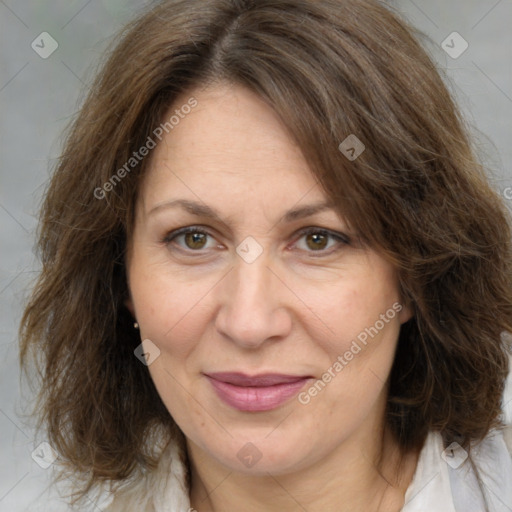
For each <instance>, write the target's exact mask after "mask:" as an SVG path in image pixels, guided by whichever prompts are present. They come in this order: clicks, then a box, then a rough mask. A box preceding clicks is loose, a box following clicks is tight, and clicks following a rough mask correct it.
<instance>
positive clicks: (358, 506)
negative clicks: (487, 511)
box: [187, 429, 419, 512]
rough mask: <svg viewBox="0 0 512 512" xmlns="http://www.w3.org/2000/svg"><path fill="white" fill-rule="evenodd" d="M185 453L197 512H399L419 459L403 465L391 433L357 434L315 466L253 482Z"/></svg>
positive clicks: (197, 453)
mask: <svg viewBox="0 0 512 512" xmlns="http://www.w3.org/2000/svg"><path fill="white" fill-rule="evenodd" d="M187 447H188V452H189V459H190V464H191V490H190V498H191V506H192V507H193V509H194V510H195V511H197V512H221V511H222V512H235V511H236V512H238V511H239V510H244V511H246V512H263V511H265V512H272V511H279V512H288V511H290V512H292V511H293V512H296V511H297V510H301V509H302V510H310V511H317V510H318V511H320V510H336V511H337V512H349V511H350V512H354V511H359V510H361V511H363V510H364V511H367V510H372V511H376V512H398V511H399V510H400V509H401V508H402V507H403V505H404V496H405V492H406V490H407V487H408V486H409V484H410V482H411V480H412V477H413V475H414V471H415V469H416V464H417V460H418V456H419V452H415V453H410V454H407V455H406V456H405V457H403V459H402V458H401V453H400V450H399V448H398V445H397V443H396V442H395V440H394V438H393V436H392V435H391V433H390V432H389V431H388V430H387V429H384V430H382V429H381V431H380V435H379V434H378V432H377V431H375V430H373V431H370V432H368V433H367V434H366V435H365V434H364V433H360V432H356V433H355V434H354V436H352V437H351V438H350V439H347V440H346V441H345V442H344V443H342V444H341V445H339V446H338V447H337V448H336V449H335V450H333V451H332V453H331V454H330V455H329V457H327V458H323V459H322V460H320V461H318V462H317V463H316V464H315V465H313V466H309V467H307V468H306V469H303V470H300V471H296V472H293V473H287V474H280V475H271V474H270V473H269V474H267V475H266V476H254V475H248V474H243V473H237V472H234V471H232V470H231V469H229V468H226V467H225V466H223V465H221V464H219V463H218V462H217V461H215V460H214V459H212V458H211V457H209V456H208V455H207V454H206V453H205V452H203V451H202V450H200V449H199V448H198V447H197V446H196V445H194V444H193V443H191V442H190V441H187ZM379 461H381V463H380V464H379Z"/></svg>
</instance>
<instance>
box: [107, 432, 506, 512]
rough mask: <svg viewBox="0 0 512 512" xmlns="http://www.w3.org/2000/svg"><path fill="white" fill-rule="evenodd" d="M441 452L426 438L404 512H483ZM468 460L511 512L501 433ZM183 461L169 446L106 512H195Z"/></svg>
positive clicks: (469, 476) (495, 505)
mask: <svg viewBox="0 0 512 512" xmlns="http://www.w3.org/2000/svg"><path fill="white" fill-rule="evenodd" d="M510 428H511V429H512V427H510ZM442 453H443V442H442V438H441V435H440V434H439V433H437V432H431V433H429V435H428V436H427V439H426V441H425V444H424V446H423V448H422V450H421V453H420V457H419V459H418V465H417V467H416V471H415V473H414V478H413V480H412V482H411V484H410V485H409V487H408V489H407V492H406V495H405V505H404V507H403V509H402V512H433V511H435V512H468V511H470V510H471V511H472V512H483V510H484V508H483V502H482V497H481V494H480V492H479V491H478V486H477V485H476V479H475V475H474V473H473V471H472V469H471V466H470V465H469V464H468V463H464V464H462V465H460V466H459V467H457V468H452V467H450V465H449V464H448V463H447V462H445V460H444V459H443V457H442ZM472 457H473V460H474V461H475V463H476V465H477V467H478V469H479V471H480V473H481V478H482V482H483V486H484V489H485V492H486V496H487V499H488V501H489V507H490V508H489V510H490V512H511V511H512V446H509V447H508V449H507V445H506V444H505V440H504V437H503V434H502V433H501V432H492V433H490V434H489V435H488V436H487V437H486V438H485V439H484V441H482V443H480V444H479V445H476V446H475V447H474V448H473V450H472ZM182 459H183V448H182V446H181V444H179V443H178V442H172V443H170V444H169V446H168V447H167V449H166V450H165V451H164V452H163V453H162V457H161V459H160V462H159V464H158V468H157V469H156V470H155V471H154V472H152V473H149V474H148V475H146V476H144V477H141V478H140V479H138V480H137V481H136V482H134V483H132V484H131V485H129V486H126V487H125V488H123V490H122V491H120V492H119V493H118V494H117V495H116V497H115V499H114V501H113V502H112V504H111V505H110V506H109V507H108V508H107V509H105V512H127V511H131V510H137V511H138V512H194V509H192V508H191V506H190V499H189V490H188V487H187V484H186V474H187V469H186V466H185V463H184V462H183V460H182Z"/></svg>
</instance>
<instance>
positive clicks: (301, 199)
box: [21, 0, 512, 512]
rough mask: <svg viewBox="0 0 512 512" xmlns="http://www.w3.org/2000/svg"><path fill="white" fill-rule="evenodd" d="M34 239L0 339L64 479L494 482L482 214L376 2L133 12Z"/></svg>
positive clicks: (332, 492) (441, 492) (458, 502)
mask: <svg viewBox="0 0 512 512" xmlns="http://www.w3.org/2000/svg"><path fill="white" fill-rule="evenodd" d="M39 244H40V250H41V255H42V261H43V269H42V273H41V277H40V280H39V283H38V285H37V287H36V289H35V291H34V295H33V297H32V299H31V301H30V303H29V304H28V306H27V309H26V312H25V315H24V317H23V321H22V330H21V343H22V346H21V356H22V362H23V363H24V364H26V361H27V358H28V356H29V354H30V353H32V352H33V353H34V354H35V355H36V357H38V358H39V362H40V364H41V370H42V372H41V373H42V376H43V379H42V391H41V394H40V397H41V401H40V410H39V413H40V417H41V419H42V421H43V422H44V423H45V424H46V425H47V432H48V437H49V441H50V444H51V445H52V446H53V447H54V449H56V450H57V451H58V453H59V454H60V457H61V461H62V462H63V464H64V465H63V475H68V474H69V473H73V474H74V475H75V476H76V477H77V479H78V482H79V483H81V484H82V486H81V487H79V491H78V493H77V495H76V498H77V499H79V498H84V497H85V496H86V495H87V494H88V493H89V492H90V491H92V490H93V489H94V490H97V489H101V488H106V487H107V486H110V490H111V491H112V498H113V501H112V503H111V505H110V506H109V508H108V510H110V511H118V510H119V511H121V510H123V511H127V510H134V511H135V510H136V511H148V512H149V511H155V512H160V511H180V512H181V511H187V510H189V511H191V510H196V511H198V512H208V511H223V512H230V511H232V510H240V509H243V510H254V511H260V510H265V511H272V510H279V511H283V510H309V511H316V510H323V511H325V510H328V511H336V512H344V511H354V510H361V511H363V510H364V511H368V510H371V511H379V512H391V511H398V510H404V511H407V512H415V511H426V510H428V511H431V510H436V511H443V512H445V511H446V512H455V511H461V510H464V511H467V510H510V509H511V508H512V494H511V493H512V491H511V486H510V485H509V484H510V481H512V458H511V454H510V452H511V451H512V443H511V440H510V429H508V428H507V427H506V425H504V423H503V421H502V414H501V413H502V411H501V398H502V393H503V387H504V382H505V379H506V376H507V372H508V365H509V362H508V353H507V347H506V344H505V341H504V338H503V334H504V333H508V332H510V331H511V324H510V318H511V317H512V316H511V313H512V292H511V290H512V286H511V284H512V283H511V272H510V270H511V267H510V265H511V253H510V251H511V247H510V224H509V219H508V216H507V214H506V210H505V208H504V207H503V205H502V204H501V203H500V200H499V197H498V196H497V195H496V194H495V193H494V192H493V191H492V190H491V188H490V186H489V185H488V183H487V181H486V178H485V174H484V171H483V170H482V169H481V167H480V166H479V165H478V163H477V160H476V158H475V156H474V155H473V153H472V150H471V146H470V142H469V141H468V138H467V135H466V133H465V131H464V129H463V126H462V123H461V120H460V117H459V113H458V111H457V109H456V107H455V105H454V103H453V102H452V100H451V98H450V96H449V94H448V92H447V90H446V88H445V86H444V85H443V83H442V80H441V79H440V77H439V74H438V73H437V71H436V69H435V66H434V64H433V63H432V62H431V60H430V59H429V57H428V56H427V55H426V53H425V52H424V51H423V50H422V49H421V48H420V46H419V45H418V43H417V42H416V40H415V39H414V38H413V36H412V35H411V30H410V29H409V28H408V27H407V26H406V25H405V24H404V22H403V21H400V20H399V19H398V17H397V16H396V15H394V14H393V13H391V12H390V11H389V10H388V9H387V8H385V7H384V6H383V5H381V4H380V3H378V2H375V1H373V0H344V1H341V0H336V1H334V0H315V1H313V0H279V1H275V0H272V1H271V0H258V1H255V0H208V1H207V2H205V1H202V0H186V1H179V0H172V1H164V2H162V3H161V4H159V5H158V6H156V7H154V8H153V9H152V10H151V11H149V12H148V13H147V14H146V15H144V16H143V17H141V18H140V19H138V20H136V21H134V22H133V23H132V24H131V25H130V26H129V27H128V28H127V30H126V32H125V34H124V37H123V39H122V41H121V42H120V43H119V45H118V46H117V47H116V48H115V49H114V50H113V52H112V55H111V56H110V58H109V60H108V62H107V63H106V64H105V67H104V68H103V70H102V72H101V73H100V75H99V78H98V80H97V82H96V84H95V85H94V87H93V88H92V91H91V93H90V95H89V98H88V99H87V101H86V102H85V104H84V106H83V108H82V110H81V113H80V115H79V117H78V118H77V120H76V122H75V124H74V126H73V129H72V131H71V133H70V135H69V138H68V141H67V144H66V147H65V149H64V152H63V156H62V159H61V161H60V164H59V166H58V168H57V169H56V172H55V173H54V175H53V178H52V181H51V183H50V186H49V189H48V191H47V194H46V198H45V203H44V206H43V209H42V217H41V231H40V240H39ZM507 442H508V447H507ZM500 507H501V508H500Z"/></svg>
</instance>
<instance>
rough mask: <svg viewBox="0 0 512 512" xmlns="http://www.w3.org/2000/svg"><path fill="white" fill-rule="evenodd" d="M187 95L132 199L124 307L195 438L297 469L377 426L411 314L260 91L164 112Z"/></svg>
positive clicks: (208, 98)
mask: <svg viewBox="0 0 512 512" xmlns="http://www.w3.org/2000/svg"><path fill="white" fill-rule="evenodd" d="M192 96H193V97H194V98H195V100H196V101H197V105H196V106H195V107H194V108H193V109H186V110H187V111H189V113H188V114H187V115H184V116H183V117H182V118H181V119H180V121H179V123H178V124H175V125H174V127H173V128H172V130H170V129H169V130H168V133H165V132H164V135H165V136H164V137H163V138H162V142H161V143H159V144H158V145H157V147H156V148H155V149H154V150H153V154H152V155H151V157H152V160H151V166H150V169H149V171H148V173H147V174H146V176H145V179H144V182H143V185H142V187H141V189H140V192H139V199H138V204H137V212H136V223H135V228H134V232H133V236H132V238H131V240H130V244H129V251H128V259H127V261H128V280H129V286H130V293H131V299H130V300H129V301H128V303H127V305H128V307H129V308H130V310H131V311H132V313H133V315H134V317H135V318H136V320H137V322H138V323H139V325H140V332H141V339H142V340H146V341H145V342H144V347H145V350H146V352H148V353H153V354H154V355H156V356H157V357H156V358H154V360H153V361H152V362H151V364H149V366H148V369H149V372H150V374H151V377H152V379H153V380H154V383H155V385H156V388H157V390H158V392H159V394H160V396H161V398H162V400H163V402H164V403H165V405H166V407H167V409H168V410H169V413H170V414H171V415H172V417H173V418H174V420H175V421H176V423H177V424H178V425H179V427H180V428H181V430H182V431H183V433H184V434H185V436H186V438H187V440H188V443H189V446H193V447H194V450H197V451H200V452H201V453H202V454H203V455H204V456H206V457H210V458H211V459H212V460H215V461H216V462H218V463H220V464H222V465H224V466H226V467H228V468H230V469H231V470H235V471H241V472H251V473H254V474H264V473H265V472H267V471H268V472H272V473H273V474H279V473H286V472H291V471H294V470H298V469H300V468H305V467H307V466H311V465H313V464H315V463H316V462H317V461H318V460H320V459H322V458H325V457H328V456H331V455H332V454H334V453H336V451H337V450H338V449H339V447H340V446H342V445H347V444H348V443H351V442H353V441H354V440H356V439H358V440H359V442H360V443H362V442H364V438H365V437H368V436H371V435H372V432H373V434H374V433H375V430H374V429H375V428H376V427H377V426H378V425H379V424H381V423H382V418H383V407H384V404H385V400H386V384H385V382H386V380H387V377H388V374H389V371H390V368H391V365H392V362H393V357H394V351H395V347H396V341H397V337H398V333H399V329H400V325H401V323H403V322H405V321H406V320H407V319H408V318H409V317H410V313H409V310H408V309H407V308H406V307H405V306H404V305H402V304H401V299H400V296H399V292H398V285H397V277H396V274H395V271H394V269H393V268H392V266H391V265H390V264H389V263H387V262H386V261H385V260H384V259H383V258H382V257H381V256H379V255H378V254H377V253H376V252H374V251H372V250H370V249H368V248H365V247H363V246H361V245H360V244H359V243H358V242H357V233H354V232H352V231H351V230H350V226H349V225H348V223H347V222H346V221H344V219H342V218H340V217H339V216H338V215H337V214H336V212H335V211H334V210H333V209H332V208H330V207H329V205H327V206H325V207H324V208H322V207H320V206H319V205H322V204H324V203H326V202H328V198H327V196H326V195H325V193H324V192H323V191H322V190H321V188H320V187H319V185H318V184H317V181H316V179H315V178H314V176H313V175H312V173H311V172H310V170H309V168H308V165H307V163H306V161H305V160H304V158H303V156H302V154H301V151H300V149H299V148H298V147H297V146H296V145H295V144H294V143H293V141H292V140H291V139H290V138H289V136H288V135H287V133H286V131H285V129H284V128H283V126H282V124H281V123H280V121H279V119H278V118H277V117H276V115H275V113H274V112H273V111H272V110H271V109H270V108H269V107H268V106H267V105H266V104H265V103H264V102H263V101H262V100H261V99H260V98H259V97H257V96H256V95H254V94H253V93H251V92H249V91H248V90H246V89H244V88H240V87H237V86H228V85H217V86H215V87H211V88H210V89H205V90H196V91H193V92H192V93H191V94H190V95H186V96H183V97H182V98H180V99H179V100H178V101H177V102H176V104H175V105H174V106H173V107H172V109H170V110H169V115H168V116H166V118H170V117H171V115H172V114H173V112H174V111H175V110H176V109H179V108H180V106H181V105H184V104H187V103H188V102H189V100H190V98H191V97H192ZM189 104H191V103H189ZM312 206H315V208H311V207H312ZM148 340H150V341H148ZM150 361H151V360H150ZM249 443H250V444H249Z"/></svg>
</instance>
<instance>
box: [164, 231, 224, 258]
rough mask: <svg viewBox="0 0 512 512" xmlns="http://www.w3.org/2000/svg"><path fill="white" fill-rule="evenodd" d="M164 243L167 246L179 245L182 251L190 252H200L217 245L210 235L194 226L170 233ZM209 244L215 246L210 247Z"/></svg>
mask: <svg viewBox="0 0 512 512" xmlns="http://www.w3.org/2000/svg"><path fill="white" fill-rule="evenodd" d="M209 238H210V240H209ZM162 242H163V243H164V244H165V245H167V246H171V245H177V246H178V247H179V248H180V249H183V250H185V251H189V252H199V251H201V250H202V249H210V248H212V247H214V245H215V239H214V238H213V236H212V235H210V233H208V232H207V231H203V230H202V229H200V228H198V227H193V226H191V227H186V228H182V229H178V230H176V231H173V232H171V233H169V234H168V235H167V236H166V237H165V238H164V239H163V240H162ZM208 242H210V244H212V243H213V244H214V245H213V246H212V245H210V246H208Z"/></svg>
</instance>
